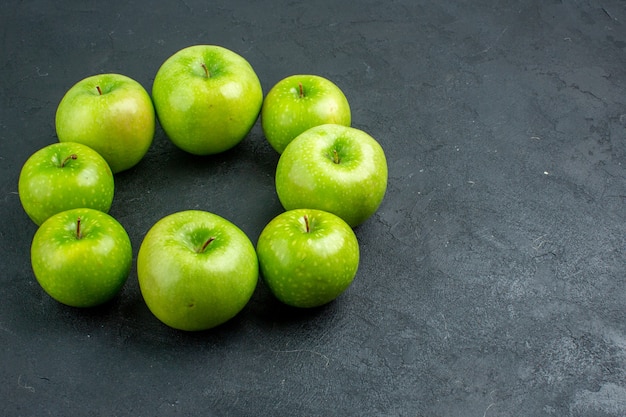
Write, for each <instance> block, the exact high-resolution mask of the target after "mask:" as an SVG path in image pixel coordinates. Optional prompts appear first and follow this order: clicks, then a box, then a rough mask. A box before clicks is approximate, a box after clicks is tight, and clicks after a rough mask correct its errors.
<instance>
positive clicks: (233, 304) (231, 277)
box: [137, 210, 259, 331]
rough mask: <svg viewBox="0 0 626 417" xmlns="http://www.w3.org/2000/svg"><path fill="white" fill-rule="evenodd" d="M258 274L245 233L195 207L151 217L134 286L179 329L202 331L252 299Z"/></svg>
mask: <svg viewBox="0 0 626 417" xmlns="http://www.w3.org/2000/svg"><path fill="white" fill-rule="evenodd" d="M209 241H210V242H209ZM207 242H209V243H207ZM205 245H206V247H205V248H204V249H202V247H203V246H205ZM258 275H259V267H258V260H257V256H256V252H255V249H254V246H253V245H252V243H251V242H250V239H249V238H248V237H247V236H246V234H245V233H244V232H243V231H242V230H241V229H239V228H238V227H237V226H235V225H234V224H233V223H231V222H230V221H228V220H226V219H224V218H223V217H220V216H218V215H217V214H213V213H210V212H206V211H201V210H185V211H180V212H176V213H173V214H170V215H168V216H166V217H163V218H162V219H160V220H159V221H157V222H156V223H155V224H154V225H153V226H152V228H151V229H150V230H149V231H148V233H147V234H146V236H145V237H144V239H143V242H142V243H141V247H140V248H139V254H138V256H137V277H138V279H139V287H140V289H141V293H142V295H143V298H144V300H145V302H146V304H147V306H148V308H149V309H150V311H151V312H152V313H153V314H154V316H156V317H157V318H158V319H159V320H161V321H162V322H163V323H165V324H166V325H168V326H170V327H172V328H175V329H179V330H186V331H197V330H207V329H210V328H213V327H215V326H218V325H220V324H222V323H224V322H226V321H228V320H230V319H231V318H233V317H234V316H235V315H237V314H238V313H239V312H240V311H241V310H242V309H243V308H244V307H245V305H246V304H247V303H248V301H249V300H250V298H251V297H252V294H253V293H254V290H255V289H256V284H257V280H258Z"/></svg>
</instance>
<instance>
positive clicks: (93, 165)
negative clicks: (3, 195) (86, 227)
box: [18, 142, 114, 225]
mask: <svg viewBox="0 0 626 417" xmlns="http://www.w3.org/2000/svg"><path fill="white" fill-rule="evenodd" d="M18 193H19V196H20V201H21V203H22V207H23V208H24V211H25V212H26V214H28V216H29V217H30V218H31V219H32V220H33V221H34V222H35V223H36V224H37V225H41V224H42V223H43V222H44V220H46V219H47V218H48V217H50V216H52V215H53V214H56V213H59V212H61V211H65V210H69V209H72V208H82V207H86V208H93V209H96V210H100V211H103V212H105V213H106V212H108V211H109V209H110V208H111V204H112V202H113V193H114V180H113V173H112V172H111V168H110V167H109V165H108V164H107V162H106V161H105V160H104V158H102V156H101V155H100V154H99V153H97V152H96V151H94V150H93V149H91V148H90V147H88V146H86V145H83V144H80V143H74V142H63V143H54V144H51V145H48V146H46V147H44V148H41V149H39V150H38V151H37V152H35V153H33V154H32V155H31V156H30V157H29V158H28V159H27V160H26V162H25V163H24V165H23V166H22V170H21V172H20V177H19V180H18Z"/></svg>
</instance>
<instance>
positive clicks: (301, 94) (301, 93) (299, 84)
mask: <svg viewBox="0 0 626 417" xmlns="http://www.w3.org/2000/svg"><path fill="white" fill-rule="evenodd" d="M298 88H299V89H300V98H302V97H304V87H303V86H302V83H298Z"/></svg>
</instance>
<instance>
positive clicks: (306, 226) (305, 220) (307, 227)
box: [303, 214, 311, 233]
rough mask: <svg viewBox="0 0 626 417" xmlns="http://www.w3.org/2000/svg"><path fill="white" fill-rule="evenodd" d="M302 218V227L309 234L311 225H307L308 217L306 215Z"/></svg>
mask: <svg viewBox="0 0 626 417" xmlns="http://www.w3.org/2000/svg"><path fill="white" fill-rule="evenodd" d="M303 218H304V227H305V228H306V232H307V233H310V232H311V225H310V224H309V216H307V215H306V214H305V215H304V216H303Z"/></svg>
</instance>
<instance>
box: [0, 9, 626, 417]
mask: <svg viewBox="0 0 626 417" xmlns="http://www.w3.org/2000/svg"><path fill="white" fill-rule="evenodd" d="M197 43H212V44H218V45H221V46H225V47H227V48H229V49H232V50H234V51H235V52H238V53H240V54H241V55H243V56H244V57H245V58H246V59H248V60H249V62H250V63H251V64H252V65H253V67H254V68H255V70H256V71H257V74H258V76H259V78H260V79H261V82H262V84H263V88H264V91H265V92H267V91H268V90H269V88H271V86H272V85H273V84H274V83H276V82H277V81H279V80H280V79H281V78H283V77H285V76H287V75H292V74H294V73H313V74H318V75H322V76H325V77H328V78H330V79H332V80H333V81H335V82H336V83H337V84H338V85H339V86H340V87H341V88H342V89H343V90H344V92H345V93H346V95H347V97H348V99H349V101H350V103H351V106H352V111H353V125H354V126H355V127H357V128H360V129H363V130H366V131H367V132H368V133H370V134H371V135H372V136H374V137H375V138H377V139H378V140H379V141H380V143H381V144H382V145H383V147H384V148H385V150H386V153H387V157H388V163H389V174H390V176H389V187H388V193H387V195H386V198H385V200H384V202H383V204H382V206H381V207H380V210H379V211H378V213H377V214H376V215H375V216H374V217H372V218H371V219H370V220H368V221H367V222H366V223H365V224H363V225H362V226H360V227H359V228H357V230H356V233H357V236H358V238H359V241H360V244H361V251H362V259H361V264H360V270H359V273H358V276H357V278H356V280H355V282H354V284H353V285H352V286H351V287H350V289H349V290H348V291H347V292H346V293H345V294H344V295H342V296H341V297H340V298H339V299H338V300H336V301H335V302H334V303H332V304H330V305H328V306H326V307H324V308H321V309H316V310H313V311H297V310H292V309H288V308H285V307H282V306H280V305H279V304H278V303H277V302H276V301H274V300H273V299H272V297H271V296H270V295H269V293H268V292H267V290H266V289H265V288H264V286H263V285H262V284H260V285H259V287H258V290H257V292H256V293H255V295H254V297H253V299H252V301H251V303H250V304H249V305H248V306H247V307H246V309H245V310H244V311H243V312H242V313H241V314H240V315H239V316H238V317H237V318H235V319H234V320H232V321H231V322H229V323H227V324H226V325H224V326H221V327H219V328H217V329H214V330H213V331H208V332H201V333H193V334H188V333H182V332H178V331H174V330H170V329H168V328H166V327H165V326H164V325H161V324H160V323H159V322H158V321H157V320H156V319H155V318H153V317H152V315H151V314H150V313H149V311H148V310H147V308H146V306H145V304H144V303H143V300H142V299H141V295H140V293H139V289H138V285H137V277H136V272H135V269H134V268H133V271H132V272H131V276H130V277H129V280H128V283H127V284H126V286H125V288H124V290H123V292H122V293H121V294H120V295H119V297H117V298H116V299H115V300H114V301H113V302H111V303H109V304H107V305H105V306H103V307H101V308H97V309H93V310H86V311H81V310H76V309H71V308H67V307H64V306H62V305H60V304H58V303H56V302H54V301H53V300H51V299H50V298H49V297H48V296H47V295H45V294H44V293H43V292H42V290H41V289H40V287H39V286H38V284H37V282H36V281H35V278H34V276H33V274H32V272H31V269H30V261H29V245H30V241H31V239H32V236H33V234H34V232H35V230H36V228H35V225H34V224H33V223H32V222H30V220H29V219H28V217H27V216H26V215H25V213H24V212H23V210H22V208H21V206H20V202H19V198H18V195H17V179H18V175H19V171H20V168H21V165H22V164H23V162H24V161H25V160H26V159H27V157H28V156H29V155H30V154H32V153H33V152H35V151H36V150H37V149H39V148H41V147H43V146H45V145H47V144H50V143H53V142H55V141H56V136H55V130H54V114H55V110H56V106H57V104H58V102H59V100H60V99H61V97H62V96H63V94H64V93H65V91H66V90H67V89H68V88H70V87H71V86H72V85H73V84H74V83H75V82H77V81H78V80H80V79H81V78H84V77H86V76H88V75H92V74H94V73H100V72H119V73H123V74H125V75H128V76H130V77H133V78H135V79H136V80H137V81H139V82H140V83H142V84H143V85H144V87H146V89H147V90H148V91H150V89H151V85H152V80H153V78H154V74H155V73H156V71H157V69H158V67H159V66H160V64H161V63H162V62H163V61H164V60H165V59H166V58H167V57H169V56H170V55H171V54H173V53H174V52H176V51H177V50H179V49H181V48H183V47H185V46H189V45H192V44H197ZM625 136H626V2H624V1H620V0H599V1H591V0H528V1H522V0H502V1H497V0H474V1H461V0H451V1H447V2H440V1H436V0H416V1H413V0H406V1H401V0H398V1H388V2H383V1H350V2H334V1H309V2H295V1H288V0H284V1H274V2H271V3H270V2H267V3H262V2H245V1H237V0H229V1H218V2H202V1H195V0H181V1H170V2H163V1H161V2H150V1H117V0H112V1H109V2H101V3H99V2H95V1H82V2H72V1H61V0H60V1H55V2H44V1H15V0H12V1H4V2H2V3H0V184H1V187H2V194H1V195H2V205H1V206H0V208H1V212H0V218H1V219H2V229H1V230H0V241H1V245H2V246H1V247H2V259H1V260H2V269H3V271H2V274H1V277H0V291H1V300H0V400H1V401H0V414H1V415H6V416H46V415H57V416H58V415H65V416H69V415H72V416H179V415H180V416H199V415H203V416H287V415H290V416H414V417H427V416H437V417H444V416H446V417H447V416H462V417H470V416H474V417H495V416H529V417H530V416H533V417H537V416H586V417H606V416H616V417H617V416H620V417H623V416H625V415H626V285H625V284H626V275H625V273H626V262H625V252H624V249H625V244H626V223H625V220H626V175H625V169H624V168H625V167H624V164H626V142H625ZM277 159H278V158H277V155H276V154H275V153H274V152H273V151H272V150H271V148H270V147H269V146H268V145H267V144H266V143H265V139H264V137H263V135H262V132H261V129H260V124H259V123H257V125H256V126H255V127H254V129H253V130H252V132H251V133H250V134H249V136H248V137H247V138H246V139H245V140H244V141H243V142H242V143H241V144H240V145H239V146H238V147H236V148H235V149H233V150H231V151H229V152H227V153H224V154H222V155H219V156H214V157H206V158H199V157H192V156H189V155H186V154H184V153H183V152H181V151H179V150H177V149H176V148H174V147H173V145H171V144H170V143H169V141H168V139H167V138H166V137H165V136H164V134H163V132H162V130H160V129H158V130H157V133H156V137H155V140H154V144H153V146H152V148H151V149H150V151H149V153H148V155H147V157H146V158H145V160H144V161H142V162H141V163H140V164H139V165H138V166H136V167H135V168H134V169H132V170H130V171H128V172H125V173H122V174H120V175H118V176H117V177H116V196H115V201H114V204H113V207H112V209H111V214H112V215H113V216H115V217H116V218H117V219H118V220H119V221H120V222H121V223H122V224H123V225H124V226H125V227H126V229H127V230H128V232H129V234H130V236H131V240H132V242H133V245H134V254H135V255H136V252H137V250H138V247H139V245H140V243H141V239H142V238H143V236H144V234H145V232H146V231H147V230H148V228H149V227H150V226H151V225H152V224H154V222H156V221H157V220H158V219H160V218H161V217H163V216H165V215H167V214H170V213H172V212H174V211H178V210H183V209H189V208H194V209H203V210H209V211H212V212H215V213H217V214H220V215H222V216H224V217H226V218H228V219H230V220H231V221H233V222H234V223H235V224H237V225H238V226H240V227H241V228H242V229H243V230H244V231H245V232H246V233H247V234H248V235H249V236H250V238H251V240H253V242H256V239H257V237H258V235H259V233H260V231H261V230H262V228H263V226H264V225H265V224H266V223H267V222H268V221H269V220H270V219H271V218H272V217H273V216H274V215H276V214H278V213H279V212H280V211H281V207H280V204H279V202H278V200H277V197H276V195H275V191H274V184H273V175H274V169H275V165H276V162H277Z"/></svg>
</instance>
